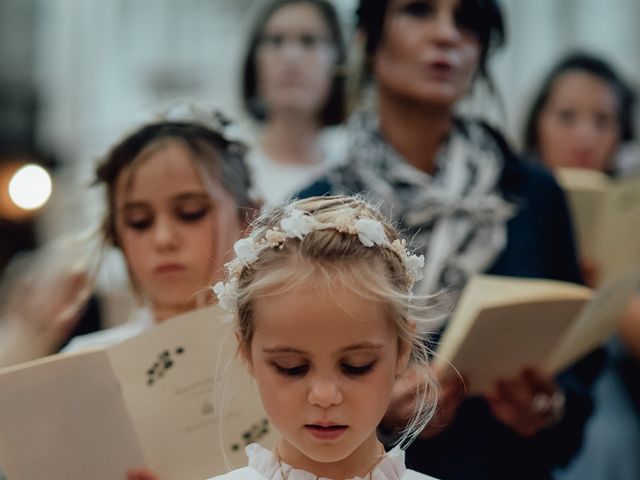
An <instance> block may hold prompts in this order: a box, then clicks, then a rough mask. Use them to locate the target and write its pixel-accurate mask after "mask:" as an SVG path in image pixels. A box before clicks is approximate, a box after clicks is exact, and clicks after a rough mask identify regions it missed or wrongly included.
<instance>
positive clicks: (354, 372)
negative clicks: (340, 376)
mask: <svg viewBox="0 0 640 480" xmlns="http://www.w3.org/2000/svg"><path fill="white" fill-rule="evenodd" d="M375 365H376V362H375V361H373V362H370V363H367V364H366V365H350V364H348V363H343V364H342V365H341V367H342V371H343V372H344V373H346V374H347V375H350V376H354V377H357V376H360V375H366V374H367V373H369V372H371V371H372V370H373V367H375Z"/></svg>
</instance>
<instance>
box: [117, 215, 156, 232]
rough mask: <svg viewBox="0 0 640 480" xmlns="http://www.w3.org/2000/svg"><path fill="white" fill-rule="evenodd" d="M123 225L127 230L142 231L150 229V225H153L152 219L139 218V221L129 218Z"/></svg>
mask: <svg viewBox="0 0 640 480" xmlns="http://www.w3.org/2000/svg"><path fill="white" fill-rule="evenodd" d="M124 223H125V225H126V226H127V227H128V228H131V229H133V230H140V231H142V230H146V229H148V228H150V227H151V225H153V219H152V218H140V219H136V218H130V219H126V220H125V221H124Z"/></svg>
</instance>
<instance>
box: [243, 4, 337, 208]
mask: <svg viewBox="0 0 640 480" xmlns="http://www.w3.org/2000/svg"><path fill="white" fill-rule="evenodd" d="M345 61H346V52H345V46H344V43H343V35H342V31H341V27H340V22H339V19H338V15H337V13H336V11H335V10H334V8H333V6H332V4H331V3H330V2H328V1H327V0H274V1H271V2H270V3H268V4H267V5H266V6H265V7H264V9H263V11H262V12H261V14H260V16H259V18H258V19H257V21H256V23H255V25H254V27H253V29H252V33H251V36H250V38H249V47H248V52H247V55H246V58H245V61H244V67H243V76H242V100H243V104H244V107H245V109H246V111H247V112H248V113H249V115H251V117H252V118H253V119H254V120H256V121H257V122H258V124H259V128H258V132H257V139H256V141H255V143H254V145H253V148H252V150H251V151H250V153H249V155H248V163H249V166H250V168H251V170H252V174H253V180H254V184H255V188H256V193H257V194H258V196H259V197H260V198H261V199H262V200H263V201H264V202H265V203H267V204H270V203H274V202H278V201H282V200H284V199H286V198H287V197H288V196H289V195H291V194H292V193H295V192H296V191H298V190H299V189H301V188H302V187H304V186H305V185H307V184H309V183H311V181H313V180H315V179H316V178H318V177H320V176H322V174H323V173H324V172H325V171H326V169H327V167H328V166H330V165H332V164H335V163H337V162H339V161H340V160H341V158H342V153H341V150H342V147H341V143H342V142H341V139H340V135H339V134H338V133H337V132H336V131H335V129H327V128H326V127H330V126H335V125H339V124H340V123H341V122H342V121H343V118H344V113H345V88H344V87H345V86H344V83H345V82H344V75H343V72H344V63H345Z"/></svg>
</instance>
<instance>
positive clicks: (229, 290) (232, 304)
mask: <svg viewBox="0 0 640 480" xmlns="http://www.w3.org/2000/svg"><path fill="white" fill-rule="evenodd" d="M213 293H215V294H216V296H217V297H218V304H219V305H220V306H221V307H222V308H224V309H225V310H229V311H231V310H234V309H235V308H236V297H237V288H236V282H234V281H231V282H229V283H224V282H218V283H216V284H215V285H214V286H213Z"/></svg>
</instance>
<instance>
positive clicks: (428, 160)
mask: <svg viewBox="0 0 640 480" xmlns="http://www.w3.org/2000/svg"><path fill="white" fill-rule="evenodd" d="M378 112H379V118H380V130H381V131H382V134H383V135H384V137H385V139H386V140H387V141H388V142H389V143H390V144H391V145H392V146H393V147H394V148H395V149H396V150H397V151H398V152H399V153H400V155H402V157H403V158H404V159H405V160H406V161H407V162H408V163H410V164H411V165H413V166H414V167H416V168H417V169H419V170H422V171H423V172H426V173H429V174H432V173H433V172H434V171H435V168H436V155H437V153H438V151H439V150H440V147H441V146H442V143H443V142H444V140H445V138H446V136H447V135H448V133H449V131H450V130H451V127H452V125H453V111H452V108H451V107H449V106H446V107H440V106H433V105H425V104H424V103H417V102H415V101H412V100H410V99H405V98H398V97H397V96H396V95H391V94H387V93H385V91H384V90H382V89H381V90H380V92H379V95H378Z"/></svg>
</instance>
